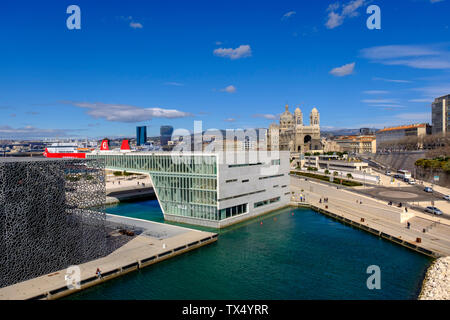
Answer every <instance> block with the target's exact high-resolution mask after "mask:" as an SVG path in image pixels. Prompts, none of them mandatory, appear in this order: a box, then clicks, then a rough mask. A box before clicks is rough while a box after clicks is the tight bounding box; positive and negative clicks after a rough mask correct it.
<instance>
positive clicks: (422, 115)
mask: <svg viewBox="0 0 450 320" xmlns="http://www.w3.org/2000/svg"><path fill="white" fill-rule="evenodd" d="M395 117H396V118H397V119H401V120H407V121H409V122H430V121H431V112H418V113H400V114H397V115H395Z"/></svg>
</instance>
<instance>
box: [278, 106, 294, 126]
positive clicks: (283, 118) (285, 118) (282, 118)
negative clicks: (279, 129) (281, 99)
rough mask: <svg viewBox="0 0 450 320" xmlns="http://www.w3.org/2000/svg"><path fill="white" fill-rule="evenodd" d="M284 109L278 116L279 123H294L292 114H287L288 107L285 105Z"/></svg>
mask: <svg viewBox="0 0 450 320" xmlns="http://www.w3.org/2000/svg"><path fill="white" fill-rule="evenodd" d="M285 108H286V110H285V111H284V112H283V113H282V114H281V116H280V121H285V122H289V121H294V116H293V115H292V113H290V112H289V106H288V105H286V106H285Z"/></svg>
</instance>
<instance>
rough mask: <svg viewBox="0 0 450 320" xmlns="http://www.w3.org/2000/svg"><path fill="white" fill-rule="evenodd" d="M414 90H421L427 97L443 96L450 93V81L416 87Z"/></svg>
mask: <svg viewBox="0 0 450 320" xmlns="http://www.w3.org/2000/svg"><path fill="white" fill-rule="evenodd" d="M413 90H414V91H419V92H422V93H423V94H424V96H425V97H429V98H431V97H441V96H444V95H447V94H450V83H444V84H439V85H436V86H428V87H422V88H415V89H413Z"/></svg>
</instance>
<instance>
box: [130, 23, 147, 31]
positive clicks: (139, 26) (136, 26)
mask: <svg viewBox="0 0 450 320" xmlns="http://www.w3.org/2000/svg"><path fill="white" fill-rule="evenodd" d="M130 27H132V28H133V29H142V28H143V27H144V26H143V25H142V24H141V23H139V22H130Z"/></svg>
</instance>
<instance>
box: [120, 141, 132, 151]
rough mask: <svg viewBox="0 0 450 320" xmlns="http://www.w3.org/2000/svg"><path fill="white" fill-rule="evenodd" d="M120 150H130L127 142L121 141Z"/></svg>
mask: <svg viewBox="0 0 450 320" xmlns="http://www.w3.org/2000/svg"><path fill="white" fill-rule="evenodd" d="M120 150H131V149H130V144H129V143H128V140H126V139H124V140H122V145H121V146H120Z"/></svg>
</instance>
